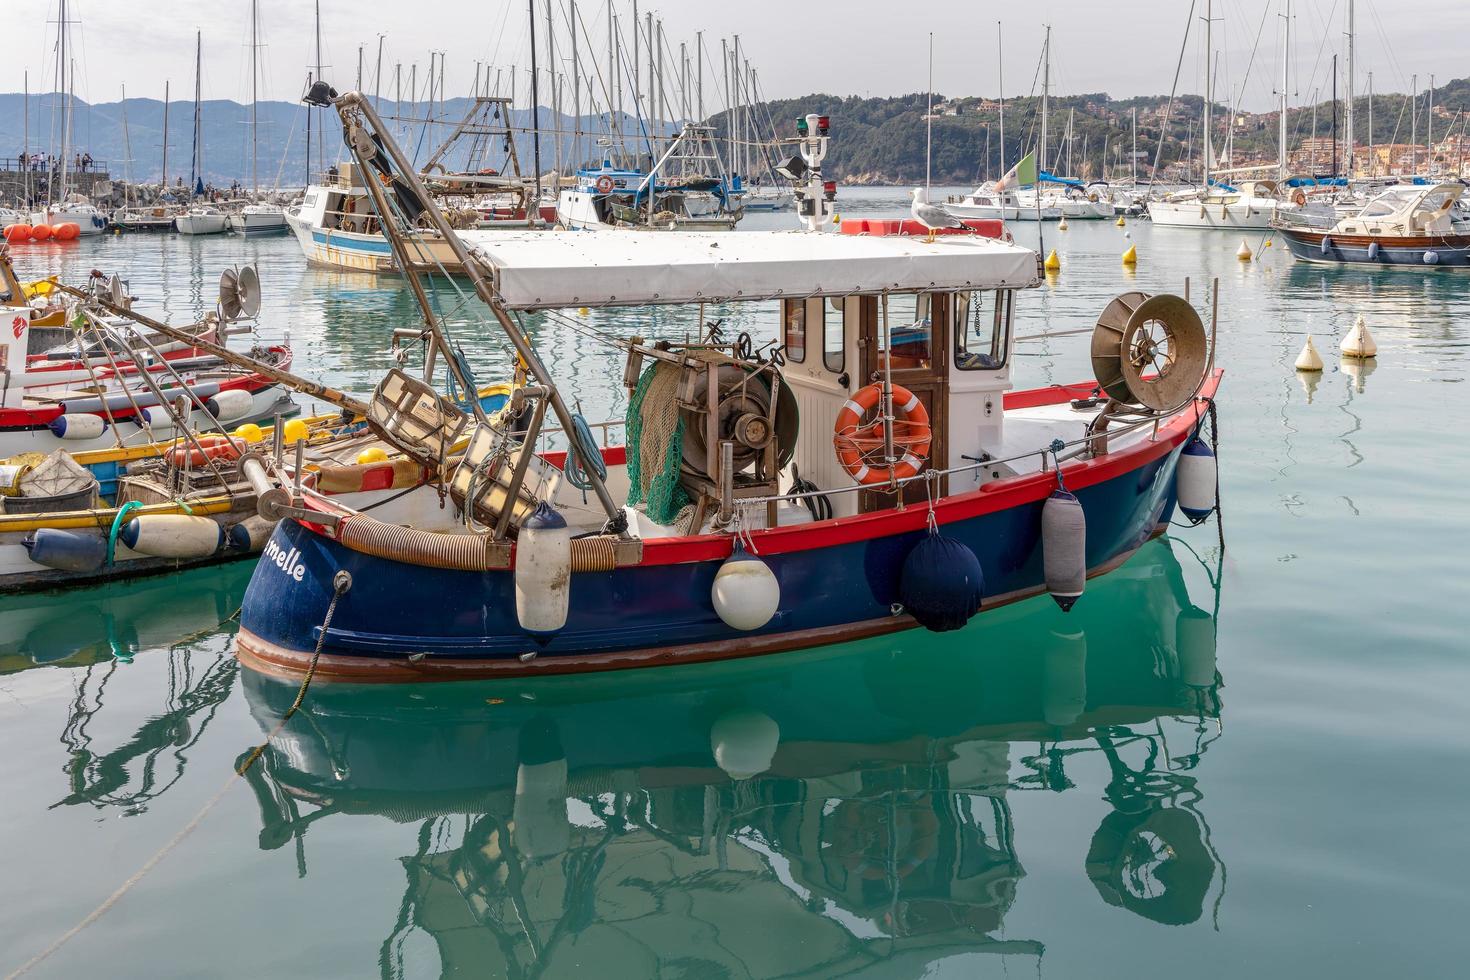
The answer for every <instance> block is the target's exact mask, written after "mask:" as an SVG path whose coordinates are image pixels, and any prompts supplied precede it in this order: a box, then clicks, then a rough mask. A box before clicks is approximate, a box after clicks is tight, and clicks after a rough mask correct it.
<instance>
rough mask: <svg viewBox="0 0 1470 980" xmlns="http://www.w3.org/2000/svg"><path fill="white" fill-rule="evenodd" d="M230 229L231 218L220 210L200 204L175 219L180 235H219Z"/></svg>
mask: <svg viewBox="0 0 1470 980" xmlns="http://www.w3.org/2000/svg"><path fill="white" fill-rule="evenodd" d="M228 227H229V216H228V215H226V214H225V213H224V212H223V211H221V210H220V209H219V208H216V207H211V206H209V205H207V204H198V205H195V206H194V207H192V208H190V209H189V210H187V211H185V212H184V213H183V214H180V215H178V216H176V217H175V218H174V228H175V229H177V230H178V233H179V234H180V235H219V234H222V233H223V232H224V231H225V230H226V229H227V228H228Z"/></svg>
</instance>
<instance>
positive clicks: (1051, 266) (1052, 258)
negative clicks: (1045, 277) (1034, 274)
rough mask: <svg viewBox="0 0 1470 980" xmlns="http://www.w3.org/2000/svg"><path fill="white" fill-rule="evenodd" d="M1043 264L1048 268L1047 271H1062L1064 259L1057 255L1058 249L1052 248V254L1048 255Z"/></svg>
mask: <svg viewBox="0 0 1470 980" xmlns="http://www.w3.org/2000/svg"><path fill="white" fill-rule="evenodd" d="M1042 265H1043V267H1045V269H1046V271H1047V272H1060V271H1061V269H1062V260H1061V259H1059V258H1058V257H1057V250H1056V249H1052V250H1051V254H1049V255H1048V256H1047V257H1046V261H1045V262H1043V263H1042Z"/></svg>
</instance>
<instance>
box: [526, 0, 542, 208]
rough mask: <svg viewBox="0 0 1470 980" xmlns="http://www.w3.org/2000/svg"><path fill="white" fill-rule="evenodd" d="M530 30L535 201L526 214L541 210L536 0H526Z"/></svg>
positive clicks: (532, 157) (532, 152)
mask: <svg viewBox="0 0 1470 980" xmlns="http://www.w3.org/2000/svg"><path fill="white" fill-rule="evenodd" d="M526 12H527V14H528V21H529V24H530V31H531V165H532V166H533V167H535V168H536V201H535V204H534V205H533V206H532V207H530V208H527V209H526V211H527V216H528V217H529V216H530V215H531V214H539V213H540V210H541V106H540V104H539V103H540V101H541V97H540V95H539V91H540V90H539V89H538V88H537V82H536V0H526Z"/></svg>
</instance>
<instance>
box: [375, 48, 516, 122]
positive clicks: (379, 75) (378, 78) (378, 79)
mask: <svg viewBox="0 0 1470 980" xmlns="http://www.w3.org/2000/svg"><path fill="white" fill-rule="evenodd" d="M382 83H383V35H382V34H379V35H378V66H377V67H376V68H375V69H373V108H375V109H376V108H377V107H378V92H379V89H380V86H381V85H382ZM508 121H509V120H507V122H508Z"/></svg>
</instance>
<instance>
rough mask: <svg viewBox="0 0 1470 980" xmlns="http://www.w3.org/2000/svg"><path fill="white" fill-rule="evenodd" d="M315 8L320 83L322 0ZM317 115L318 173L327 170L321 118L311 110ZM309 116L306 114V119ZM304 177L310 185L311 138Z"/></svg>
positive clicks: (319, 77) (319, 0)
mask: <svg viewBox="0 0 1470 980" xmlns="http://www.w3.org/2000/svg"><path fill="white" fill-rule="evenodd" d="M314 8H315V31H316V77H317V80H318V81H320V80H321V77H322V0H316V3H315V4H314ZM311 111H313V112H316V113H317V118H316V169H317V171H318V172H322V171H325V170H326V169H327V160H326V153H325V147H324V146H323V143H322V128H323V127H322V117H321V110H320V109H315V110H311ZM310 118H311V116H310V114H309V113H308V115H307V119H308V121H309V120H310ZM306 176H307V181H306V182H307V184H310V183H311V179H310V178H311V137H310V136H308V137H307V138H306Z"/></svg>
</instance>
